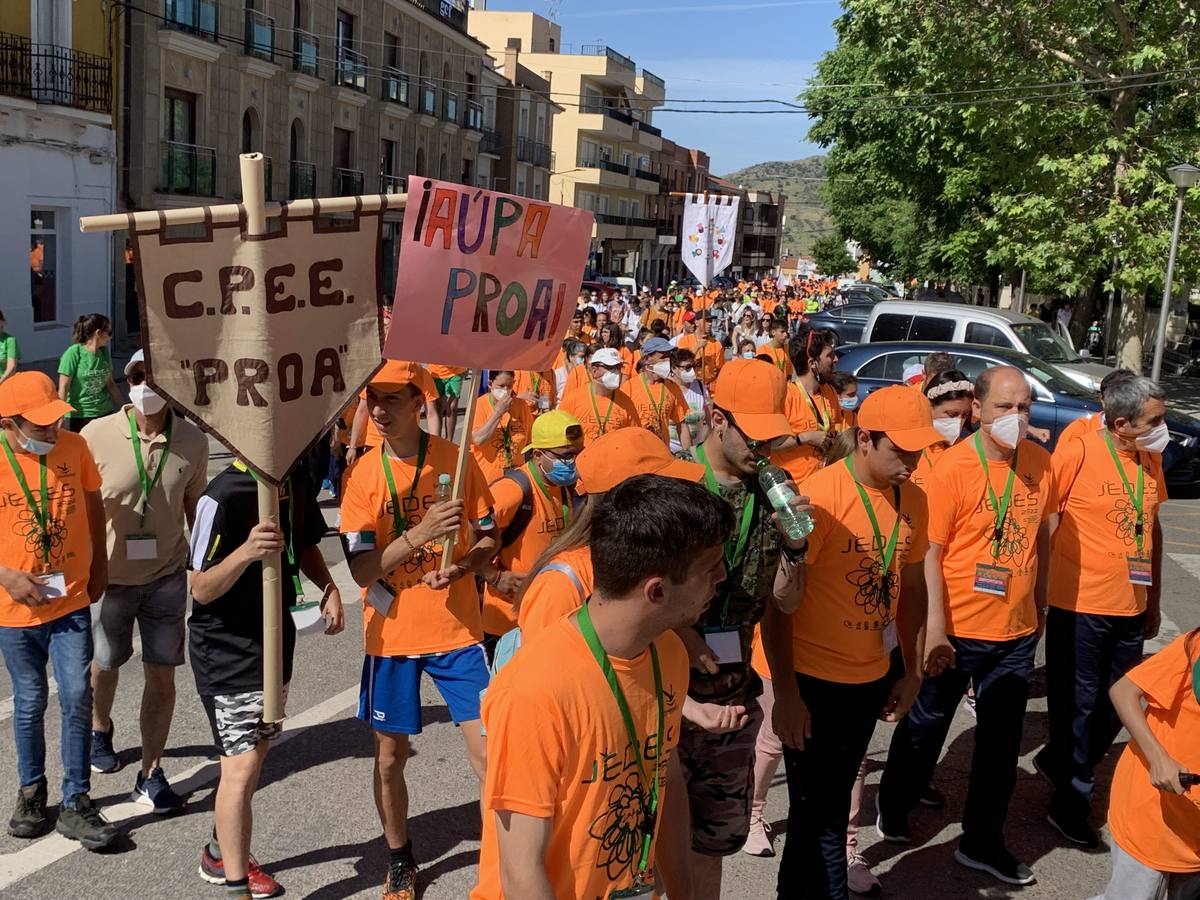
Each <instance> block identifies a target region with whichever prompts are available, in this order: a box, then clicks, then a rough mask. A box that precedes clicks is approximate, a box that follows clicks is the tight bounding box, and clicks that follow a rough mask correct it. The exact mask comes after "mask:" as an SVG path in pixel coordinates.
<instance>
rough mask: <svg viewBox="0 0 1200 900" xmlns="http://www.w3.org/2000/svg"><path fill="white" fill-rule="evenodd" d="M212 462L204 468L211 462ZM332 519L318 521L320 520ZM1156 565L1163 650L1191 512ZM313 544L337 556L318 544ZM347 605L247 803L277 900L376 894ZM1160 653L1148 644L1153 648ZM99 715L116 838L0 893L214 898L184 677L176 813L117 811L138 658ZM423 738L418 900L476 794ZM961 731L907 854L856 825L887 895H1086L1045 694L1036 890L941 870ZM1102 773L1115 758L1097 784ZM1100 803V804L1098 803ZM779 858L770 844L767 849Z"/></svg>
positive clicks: (40, 852)
mask: <svg viewBox="0 0 1200 900" xmlns="http://www.w3.org/2000/svg"><path fill="white" fill-rule="evenodd" d="M214 465H215V464H214ZM335 512H336V511H335V510H333V509H329V510H328V518H329V520H330V523H331V524H332V523H333V521H334V515H335ZM1163 517H1164V522H1165V525H1166V538H1167V546H1166V551H1167V553H1168V560H1167V563H1166V582H1167V586H1166V591H1165V597H1164V609H1165V612H1166V618H1167V619H1168V620H1169V622H1168V623H1167V624H1166V625H1165V626H1164V634H1163V639H1169V638H1171V637H1173V636H1174V635H1175V634H1176V633H1178V629H1179V628H1180V627H1185V628H1186V627H1188V626H1189V625H1194V624H1196V623H1197V622H1200V615H1198V614H1197V606H1196V597H1197V596H1198V590H1200V502H1191V501H1189V502H1178V501H1174V502H1171V503H1169V504H1167V506H1166V507H1165V508H1164V516H1163ZM324 549H325V550H326V553H327V555H328V557H329V558H330V559H340V558H341V553H340V549H339V547H338V544H337V542H336V541H335V540H333V539H330V540H327V541H326V543H325V545H324ZM335 576H336V578H337V580H338V582H339V584H341V585H342V587H343V592H344V594H345V596H346V597H351V596H354V592H353V591H351V590H350V579H349V574H348V572H347V570H346V567H345V564H344V563H342V564H341V565H339V566H338V567H337V568H336V569H335ZM361 627H362V610H361V606H360V605H359V604H358V603H357V602H354V603H352V604H350V605H349V606H348V610H347V628H346V632H345V633H344V634H342V635H340V636H338V637H333V638H330V637H325V636H323V635H316V636H311V637H302V638H300V640H299V643H298V647H297V653H296V666H295V676H294V679H293V681H292V686H291V697H290V698H289V703H288V713H289V720H288V724H287V731H286V732H285V735H284V740H283V741H282V742H281V743H280V744H278V745H277V746H275V747H274V748H273V749H272V751H271V755H270V757H269V758H268V761H267V765H266V772H265V775H264V781H263V785H262V787H261V789H260V791H259V794H258V796H257V798H256V801H255V818H256V828H257V830H256V834H255V839H254V852H255V853H256V855H257V856H258V858H259V859H260V860H261V861H262V862H263V863H264V865H266V866H267V867H268V870H269V871H271V872H272V873H273V874H275V875H276V876H277V877H278V878H279V879H280V881H282V882H283V883H284V884H285V886H286V887H287V889H288V895H289V896H293V897H310V898H317V900H343V898H351V897H356V898H357V897H362V898H365V897H373V896H376V897H377V896H378V894H379V885H380V884H381V881H382V876H383V872H384V869H385V866H386V858H387V857H386V850H385V847H384V845H383V842H382V839H381V837H380V832H379V825H378V821H377V818H376V814H375V809H374V803H373V800H372V797H371V742H370V735H369V733H368V731H367V729H366V728H365V726H364V725H363V724H362V723H360V722H358V721H356V720H355V719H354V712H355V705H356V702H357V686H358V680H359V669H360V666H361V660H362V657H361V639H360V637H359V635H360V634H361ZM1161 643H1162V641H1161V640H1160V642H1158V644H1156V646H1159V645H1161ZM123 679H124V680H123V682H122V684H121V688H120V691H119V692H118V697H117V703H116V708H115V711H114V718H115V721H116V723H117V733H116V743H117V747H118V749H120V750H121V751H122V752H121V756H122V760H123V762H124V764H125V766H126V768H125V769H123V770H122V771H120V772H118V773H116V774H113V775H97V776H94V777H93V782H92V784H93V790H92V793H93V796H94V797H95V799H96V800H97V802H98V803H100V804H101V806H102V807H104V808H105V811H106V813H107V814H108V815H109V816H110V817H111V818H114V819H115V818H121V819H123V820H124V821H123V829H124V832H125V837H124V838H123V840H122V841H121V844H120V846H119V847H117V848H115V849H114V850H112V851H111V852H106V853H101V854H97V853H88V852H86V851H82V850H80V849H78V845H76V844H72V843H70V842H67V841H65V840H61V839H59V838H58V837H57V836H55V835H51V836H48V837H44V838H41V839H39V840H37V841H33V842H25V841H18V840H16V839H14V838H10V837H8V836H7V835H0V896H12V897H21V898H22V900H40V898H46V900H51V898H53V900H61V898H73V897H84V896H95V895H96V894H97V893H98V892H99V893H100V894H101V895H103V896H113V897H118V896H128V897H153V898H158V897H175V898H193V897H194V898H214V900H215V898H218V897H220V896H221V895H220V893H219V889H217V888H214V887H212V886H210V885H207V884H205V883H204V882H202V881H201V880H200V879H199V878H198V877H197V875H196V866H197V863H198V856H199V852H200V847H201V844H202V842H203V841H204V840H205V837H206V835H207V833H208V828H209V823H210V821H211V814H212V804H213V787H214V785H215V779H216V773H217V770H216V764H215V762H214V757H213V756H212V751H211V737H210V734H209V729H208V725H207V722H206V720H205V717H204V713H203V710H202V709H201V707H200V704H199V702H198V700H197V698H196V695H195V693H194V686H193V683H192V676H191V671H190V669H188V668H186V667H185V668H184V669H182V670H181V671H180V673H179V678H178V686H179V702H178V705H177V710H176V715H175V722H174V726H173V729H172V734H171V740H170V749H169V750H168V751H167V762H166V769H167V773H168V775H169V777H171V779H172V781H173V782H174V783H175V784H176V786H177V787H180V788H182V789H186V790H189V791H191V792H192V793H191V802H190V803H189V805H188V807H187V808H186V810H185V811H184V812H182V813H181V814H179V815H176V816H171V817H166V818H161V817H155V816H153V815H150V814H146V813H145V812H144V809H145V808H144V807H138V806H135V805H132V804H129V803H126V802H125V801H126V796H127V792H128V791H129V790H131V789H132V787H133V779H134V773H135V771H136V761H137V759H138V747H137V745H138V736H137V710H138V700H139V696H140V692H141V685H142V678H141V673H140V669H139V667H138V665H137V659H136V658H135V659H134V660H133V661H131V662H130V663H129V664H128V665H127V666H126V668H125V669H124V671H123ZM11 696H12V691H11V687H10V684H9V681H8V679H7V675H6V674H5V675H0V803H3V804H4V806H3V807H2V811H3V814H4V815H7V813H8V805H7V804H8V803H9V802H10V798H12V796H13V793H14V791H15V789H16V761H15V751H14V747H13V741H12V722H11V718H12V706H11ZM426 700H427V703H428V709H427V717H426V723H427V725H426V731H425V733H424V734H423V735H422V736H420V737H419V738H417V739H416V741H415V744H414V749H415V752H414V755H413V759H412V761H411V763H410V767H409V785H410V790H411V793H412V831H413V835H414V844H415V850H416V854H417V857H418V859H419V860H420V861H421V862H422V866H423V874H422V883H423V886H424V893H423V896H424V897H425V898H426V900H443V898H462V897H465V896H466V894H467V891H468V890H469V889H470V886H471V885H472V884H473V880H474V864H475V859H476V855H477V851H478V839H479V811H478V807H477V805H476V798H477V796H478V793H477V785H476V783H475V779H474V776H473V775H472V774H471V772H470V769H469V768H468V766H467V764H466V761H465V758H464V755H463V750H462V742H461V739H460V737H459V735H458V734H457V732H456V730H455V729H454V727H453V726H452V725H451V724H450V723H449V721H448V719H447V715H446V709H445V706H444V705H442V703H441V700H440V698H439V697H437V695H436V693H433V692H431V691H427V692H426ZM56 712H57V710H56V707H55V705H54V703H53V701H52V703H51V707H50V710H49V714H48V717H47V727H46V732H47V744H48V746H49V747H50V748H51V751H50V754H49V757H50V758H49V770H50V780H51V797H52V799H53V798H55V797H56V796H57V793H58V783H57V779H58V778H59V777H60V774H61V770H60V766H59V764H58V762H57V758H56V757H57V753H56V751H55V750H54V749H53V748H55V747H56V746H57V743H58V733H59V727H58V717H57V715H56ZM973 726H974V719H972V718H971V716H970V715H969V714H968V713H967V712H966V710H965V709H960V711H959V714H958V716H957V718H956V720H955V722H954V727H953V729H952V731H951V736H950V740H949V741H948V747H947V751H946V756H945V758H944V759H943V761H942V763H941V765H940V766H939V769H938V774H937V776H936V777H937V781H938V783H939V784H940V785H941V786H942V788H943V789H944V790H945V792H946V793H947V795H948V796H949V797H950V798H951V802H950V806H949V808H948V809H947V810H945V811H940V812H939V811H932V810H924V809H922V810H920V811H918V812H917V813H916V814H914V818H913V822H912V825H913V832H914V838H915V839H916V840H917V841H918V842H919V844H918V846H914V847H910V848H905V849H904V850H903V852H898V851H899V849H900V848H896V847H893V846H891V845H887V844H882V843H879V842H878V840H877V838H876V835H875V834H874V830H873V828H870V827H867V828H864V830H863V832H862V835H861V838H860V840H861V843H862V844H863V845H864V846H865V848H866V850H865V852H866V855H867V857H868V858H869V859H870V860H871V862H872V863H873V864H875V866H876V871H877V872H878V873H879V874H880V876H881V877H882V879H883V883H884V891H885V894H886V895H887V896H891V897H899V898H913V897H920V898H923V900H940V898H945V900H950V898H953V900H961V898H992V897H1002V896H1009V895H1012V894H1017V893H1020V894H1021V895H1022V897H1025V898H1030V900H1034V898H1037V900H1041V898H1047V900H1048V898H1066V900H1074V898H1087V897H1091V896H1092V895H1094V894H1096V893H1098V892H1099V890H1100V889H1101V888H1102V887H1103V885H1104V883H1105V881H1106V879H1107V875H1108V860H1107V856H1106V855H1105V854H1104V853H1096V854H1088V853H1083V852H1080V851H1078V850H1074V849H1066V848H1064V847H1063V846H1062V842H1061V841H1060V840H1058V839H1057V838H1058V835H1057V833H1056V832H1054V831H1052V830H1051V829H1050V827H1049V826H1048V825H1046V824H1045V822H1044V819H1043V815H1044V803H1045V800H1046V793H1047V789H1046V787H1045V786H1044V785H1043V783H1042V782H1041V781H1040V780H1039V779H1038V778H1037V777H1036V776H1035V775H1034V774H1033V767H1032V763H1031V762H1030V760H1031V757H1032V754H1033V753H1034V751H1035V750H1036V749H1037V748H1038V747H1039V746H1040V745H1041V743H1042V741H1043V739H1044V736H1045V732H1046V703H1045V697H1044V687H1043V685H1042V684H1041V683H1039V684H1038V685H1037V686H1036V689H1035V697H1034V699H1033V700H1032V702H1031V704H1030V710H1029V715H1028V719H1027V725H1026V729H1025V744H1024V747H1023V755H1022V759H1021V772H1020V777H1019V779H1018V782H1017V789H1016V796H1015V798H1014V801H1013V806H1012V811H1011V815H1010V828H1009V834H1010V843H1011V847H1012V849H1013V850H1014V852H1016V853H1017V854H1018V855H1019V856H1020V857H1021V858H1022V859H1024V860H1026V861H1027V862H1029V863H1030V864H1031V865H1033V867H1034V870H1035V872H1036V873H1037V875H1038V879H1039V880H1038V884H1037V885H1035V886H1032V887H1029V888H1026V889H1023V890H1022V889H1017V888H1003V887H1000V886H998V885H997V884H996V883H995V882H993V881H991V880H990V879H988V878H987V877H986V876H979V875H976V874H974V873H971V872H968V871H966V870H964V869H962V868H960V867H959V866H957V865H955V864H954V863H953V861H952V859H951V857H952V855H953V851H954V844H955V838H956V836H957V834H958V826H957V820H958V817H959V816H960V815H961V812H962V798H963V796H964V795H965V790H966V777H967V771H968V766H969V760H970V753H971V747H972V735H973ZM889 738H890V726H881V727H880V728H879V729H878V730H877V732H876V736H875V740H874V741H873V743H872V746H871V751H870V756H869V760H870V764H871V768H872V771H871V775H870V776H869V778H868V789H867V806H868V808H873V805H874V794H875V790H876V788H877V785H878V780H879V771H880V769H881V768H882V764H883V760H884V755H885V753H886V748H887V742H888V740H889ZM1113 760H1115V752H1114V754H1113V755H1112V757H1110V760H1109V763H1108V766H1106V769H1105V771H1104V773H1103V774H1102V776H1101V779H1100V780H1101V782H1102V783H1106V782H1107V773H1108V771H1109V770H1110V769H1111V764H1112V761H1113ZM1101 802H1104V798H1101ZM786 810H787V792H786V788H785V787H784V785H783V784H782V781H781V779H777V783H776V784H775V785H774V787H773V788H772V792H771V796H770V801H769V806H768V814H769V818H770V819H772V820H774V821H775V822H776V826H775V828H776V832H777V833H778V834H780V837H781V838H782V831H783V819H784V818H785V816H786ZM777 846H781V845H777ZM776 869H777V863H776V862H775V861H774V860H759V859H752V858H750V857H747V856H744V855H741V854H739V855H738V856H737V857H735V858H734V859H733V860H732V861H731V862H730V863H729V864H728V865H727V873H728V874H727V879H726V890H725V897H728V898H735V897H736V898H743V897H771V896H774V894H773V890H774V883H775V874H776Z"/></svg>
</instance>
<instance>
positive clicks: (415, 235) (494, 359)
mask: <svg viewBox="0 0 1200 900" xmlns="http://www.w3.org/2000/svg"><path fill="white" fill-rule="evenodd" d="M591 236H592V214H591V213H590V212H587V211H586V210H582V209H573V208H571V207H568V206H560V205H558V204H556V203H546V202H544V201H542V200H530V199H529V198H528V197H515V196H513V195H511V194H498V193H496V192H494V191H485V190H483V189H482V188H472V187H467V186H466V185H461V184H452V183H450V182H446V181H435V180H433V179H431V178H419V177H417V176H415V175H410V176H409V177H408V202H407V204H406V206H405V212H404V225H403V237H402V238H401V241H400V259H399V264H398V266H397V269H396V303H395V307H394V308H393V319H394V321H393V323H392V324H393V327H392V328H391V330H390V332H389V334H388V339H387V344H386V345H385V347H384V354H383V355H384V356H386V357H389V358H391V359H404V360H415V361H417V362H431V363H440V364H442V365H448V366H465V367H467V368H472V369H527V370H542V369H547V368H549V367H550V366H551V365H552V364H553V362H554V359H555V357H556V356H557V355H558V351H559V349H560V347H561V345H562V341H563V338H564V336H565V335H566V332H567V326H568V325H569V324H570V322H571V313H572V312H573V311H574V309H575V299H576V297H578V296H579V285H580V282H581V281H582V279H583V267H584V264H585V263H586V262H587V255H588V248H589V244H590V242H591Z"/></svg>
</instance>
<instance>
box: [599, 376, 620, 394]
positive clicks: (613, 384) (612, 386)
mask: <svg viewBox="0 0 1200 900" xmlns="http://www.w3.org/2000/svg"><path fill="white" fill-rule="evenodd" d="M600 386H601V387H602V388H604V389H606V390H609V391H615V390H616V389H617V388H619V387H620V386H621V373H620V372H605V373H604V374H603V375H601V376H600Z"/></svg>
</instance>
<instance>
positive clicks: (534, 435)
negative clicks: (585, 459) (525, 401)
mask: <svg viewBox="0 0 1200 900" xmlns="http://www.w3.org/2000/svg"><path fill="white" fill-rule="evenodd" d="M581 440H583V426H582V425H580V424H579V420H578V419H576V418H575V417H574V416H573V415H571V414H570V413H565V412H562V411H561V410H557V409H555V410H552V411H550V412H547V413H542V414H541V415H540V416H538V417H537V418H536V419H534V420H533V428H532V430H531V432H530V435H529V443H528V444H527V445H526V446H525V452H527V453H528V452H529V451H530V450H551V449H553V448H555V447H566V446H568V445H570V444H574V443H575V442H576V441H581Z"/></svg>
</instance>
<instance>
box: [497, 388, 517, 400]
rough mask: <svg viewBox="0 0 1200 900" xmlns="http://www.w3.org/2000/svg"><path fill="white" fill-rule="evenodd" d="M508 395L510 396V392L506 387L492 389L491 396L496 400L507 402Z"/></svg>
mask: <svg viewBox="0 0 1200 900" xmlns="http://www.w3.org/2000/svg"><path fill="white" fill-rule="evenodd" d="M510 394H512V391H511V390H509V389H508V388H506V387H494V388H492V396H493V397H495V398H496V399H497V400H507V399H508V397H509V395H510Z"/></svg>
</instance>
